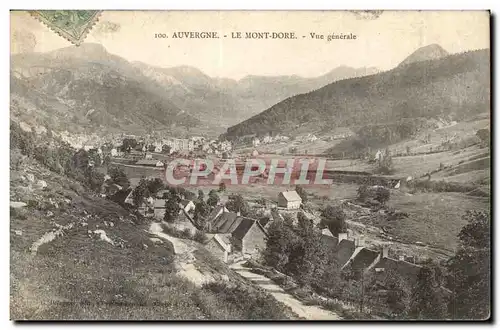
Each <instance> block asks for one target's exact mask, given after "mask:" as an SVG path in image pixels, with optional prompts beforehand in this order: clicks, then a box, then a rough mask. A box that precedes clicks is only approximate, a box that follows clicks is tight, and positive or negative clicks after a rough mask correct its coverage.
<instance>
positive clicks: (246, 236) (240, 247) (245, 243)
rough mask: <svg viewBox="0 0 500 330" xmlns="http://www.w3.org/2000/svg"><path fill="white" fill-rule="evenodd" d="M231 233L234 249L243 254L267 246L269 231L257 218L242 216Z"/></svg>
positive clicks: (254, 251)
mask: <svg viewBox="0 0 500 330" xmlns="http://www.w3.org/2000/svg"><path fill="white" fill-rule="evenodd" d="M231 234H232V236H231V237H232V243H233V246H234V249H235V250H237V251H241V252H242V253H243V254H255V253H258V252H260V251H263V250H264V249H265V248H266V238H267V232H266V230H265V229H264V228H263V227H262V226H261V225H260V223H259V222H258V221H257V220H254V219H250V218H243V217H242V220H241V222H240V224H239V225H238V227H236V229H234V231H233V232H232V233H231Z"/></svg>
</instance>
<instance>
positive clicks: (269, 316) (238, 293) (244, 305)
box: [202, 282, 288, 320]
mask: <svg viewBox="0 0 500 330" xmlns="http://www.w3.org/2000/svg"><path fill="white" fill-rule="evenodd" d="M202 290H205V291H209V292H212V293H215V295H216V296H217V298H219V299H221V300H223V301H226V302H227V303H229V304H234V305H235V306H237V308H238V309H239V310H240V312H241V313H242V316H243V319H248V320H280V319H286V318H288V313H287V312H288V311H287V309H286V307H285V306H284V305H283V304H281V303H277V302H276V300H275V299H274V298H273V297H272V296H271V295H269V294H267V293H265V292H263V291H261V290H253V289H252V288H250V287H246V286H243V285H240V284H238V285H230V284H228V283H226V282H209V283H206V284H204V285H203V287H202Z"/></svg>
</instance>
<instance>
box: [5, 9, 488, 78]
mask: <svg viewBox="0 0 500 330" xmlns="http://www.w3.org/2000/svg"><path fill="white" fill-rule="evenodd" d="M10 18H11V25H10V26H11V53H19V52H33V51H35V52H47V51H51V50H54V49H58V48H63V47H69V46H72V45H71V43H70V42H68V41H67V40H65V39H63V38H62V37H60V36H59V35H57V34H55V33H54V32H52V31H51V30H50V29H48V28H47V27H46V26H45V25H43V24H42V23H40V22H39V21H37V20H35V19H34V18H32V17H31V16H30V15H29V14H28V13H27V12H20V11H15V12H14V11H13V12H11V15H10ZM188 31H193V32H195V31H198V32H203V31H207V32H213V31H216V32H218V33H219V35H220V37H221V38H220V39H173V38H172V34H173V33H174V32H188ZM237 31H241V32H264V31H269V32H295V34H296V35H297V36H298V39H294V40H289V39H285V40H254V39H231V38H230V37H228V38H223V35H228V36H230V35H231V32H237ZM155 33H164V34H166V35H167V36H168V37H169V38H168V39H163V38H155ZM310 33H316V34H322V35H324V36H325V38H326V37H327V36H328V35H331V34H332V33H335V34H340V33H344V34H350V33H353V34H355V35H356V36H357V38H356V40H332V41H330V42H328V41H327V40H326V39H323V40H321V39H311V38H310ZM302 36H306V37H305V38H303V37H302ZM489 39H490V36H489V13H488V12H486V11H385V12H383V13H382V14H381V15H380V16H378V17H377V18H376V17H373V16H370V15H355V14H353V13H352V12H345V11H192V12H187V11H104V12H103V13H102V14H101V16H100V18H99V21H98V22H97V23H96V24H95V26H94V27H93V29H92V30H91V32H90V33H89V35H88V36H87V38H86V39H85V42H93V43H100V44H102V45H103V46H104V47H105V48H106V49H107V51H108V52H110V53H113V54H116V55H119V56H121V57H123V58H125V59H126V60H128V61H141V62H144V63H148V64H151V65H155V66H160V67H174V66H179V65H187V66H193V67H196V68H198V69H200V70H202V71H203V72H205V73H206V74H208V75H209V76H211V77H224V78H233V79H241V78H243V77H244V76H247V75H265V76H276V75H299V76H303V77H316V76H320V75H322V74H325V73H327V72H329V71H331V70H332V69H334V68H336V67H338V66H341V65H345V66H351V67H356V68H358V67H377V68H379V69H380V70H388V69H391V68H393V67H395V66H397V65H398V64H399V63H400V62H401V61H403V60H404V59H405V58H406V57H407V56H408V55H410V54H411V53H412V52H413V51H415V50H416V49H418V48H419V47H422V46H426V45H429V44H439V45H440V46H441V47H443V48H444V49H445V50H446V51H448V52H449V53H458V52H463V51H467V50H475V49H483V48H488V47H489Z"/></svg>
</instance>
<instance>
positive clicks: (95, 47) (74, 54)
mask: <svg viewBox="0 0 500 330" xmlns="http://www.w3.org/2000/svg"><path fill="white" fill-rule="evenodd" d="M50 55H51V56H52V57H56V58H59V59H69V58H74V59H84V60H104V59H109V57H110V56H111V54H109V53H108V51H107V50H106V48H104V46H103V45H101V44H97V43H83V44H81V45H80V46H69V47H64V48H60V49H57V50H54V51H52V52H50Z"/></svg>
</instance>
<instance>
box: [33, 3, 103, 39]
mask: <svg viewBox="0 0 500 330" xmlns="http://www.w3.org/2000/svg"><path fill="white" fill-rule="evenodd" d="M100 13H101V11H100V10H33V11H31V15H33V16H34V17H35V18H37V19H38V20H40V21H41V22H42V23H44V24H45V25H47V26H48V27H49V28H50V29H51V30H52V31H54V32H56V33H57V34H59V35H60V36H61V37H63V38H65V39H67V40H68V41H70V42H71V43H73V44H75V45H77V46H78V45H80V44H81V43H82V42H83V41H84V40H85V37H86V36H87V34H88V33H89V31H90V29H92V27H93V26H94V24H95V23H96V22H97V20H98V19H99V14H100Z"/></svg>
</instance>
